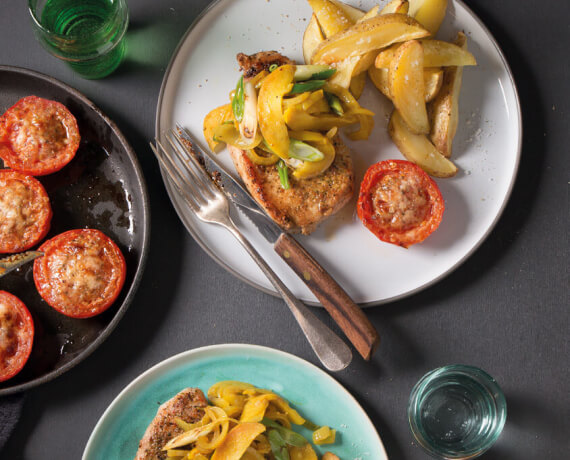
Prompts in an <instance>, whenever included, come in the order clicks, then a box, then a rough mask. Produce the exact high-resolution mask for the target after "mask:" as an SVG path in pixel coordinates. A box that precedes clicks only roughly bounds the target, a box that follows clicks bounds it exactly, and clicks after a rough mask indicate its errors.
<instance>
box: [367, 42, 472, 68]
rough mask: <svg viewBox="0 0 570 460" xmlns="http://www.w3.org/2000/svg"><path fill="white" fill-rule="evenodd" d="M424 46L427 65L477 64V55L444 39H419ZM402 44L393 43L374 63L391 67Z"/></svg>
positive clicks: (380, 53) (381, 52)
mask: <svg viewBox="0 0 570 460" xmlns="http://www.w3.org/2000/svg"><path fill="white" fill-rule="evenodd" d="M419 41H420V43H421V44H422V45H423V47H424V66H425V67H449V66H466V65H477V61H476V60H475V57H474V56H473V55H472V54H471V53H470V52H469V51H467V50H464V49H462V48H461V47H459V46H457V45H455V44H453V43H448V42H444V41H442V40H419ZM399 46H400V44H399V43H398V44H396V45H392V46H391V47H390V48H386V49H385V50H382V51H380V52H379V53H378V56H376V60H375V61H374V65H375V66H376V67H378V68H388V67H390V62H391V61H392V59H393V58H394V55H395V54H396V52H397V51H398V47H399Z"/></svg>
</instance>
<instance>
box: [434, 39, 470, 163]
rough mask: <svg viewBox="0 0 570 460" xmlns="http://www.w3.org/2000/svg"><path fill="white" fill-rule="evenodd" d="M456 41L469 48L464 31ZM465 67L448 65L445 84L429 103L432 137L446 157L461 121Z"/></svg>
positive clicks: (449, 153)
mask: <svg viewBox="0 0 570 460" xmlns="http://www.w3.org/2000/svg"><path fill="white" fill-rule="evenodd" d="M455 43H456V44H457V45H458V46H460V47H461V48H463V49H467V37H466V36H465V34H464V33H463V32H459V33H458V34H457V40H456V41H455ZM462 77H463V67H446V68H445V70H444V73H443V85H442V87H441V90H440V91H439V93H438V95H437V97H436V98H435V99H434V100H433V101H432V102H431V103H430V104H428V118H429V120H430V126H431V131H430V136H429V137H430V139H431V141H432V142H433V145H435V148H436V149H437V150H438V151H439V152H440V153H441V154H442V155H443V156H445V157H447V158H449V157H450V156H451V150H452V143H453V138H454V137H455V133H456V132H457V125H458V122H459V93H460V91H461V80H462Z"/></svg>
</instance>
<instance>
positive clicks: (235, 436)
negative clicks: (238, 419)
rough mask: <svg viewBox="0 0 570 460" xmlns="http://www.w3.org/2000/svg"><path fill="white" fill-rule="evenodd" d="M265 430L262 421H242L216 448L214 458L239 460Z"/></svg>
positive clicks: (215, 459)
mask: <svg viewBox="0 0 570 460" xmlns="http://www.w3.org/2000/svg"><path fill="white" fill-rule="evenodd" d="M264 431H265V425H262V424H261V423H251V422H248V423H240V424H239V425H237V426H235V427H234V428H232V429H231V430H230V432H229V433H228V434H227V436H226V438H225V439H224V440H223V441H222V443H221V444H220V445H219V446H218V447H217V448H216V450H215V451H214V454H213V455H212V460H239V459H240V458H241V456H242V455H243V454H244V452H245V451H246V450H247V448H248V447H249V446H250V444H251V443H252V442H253V440H254V439H255V438H256V437H257V436H258V435H259V434H261V433H263V432H264Z"/></svg>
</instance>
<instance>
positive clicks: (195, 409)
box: [135, 388, 208, 460]
mask: <svg viewBox="0 0 570 460" xmlns="http://www.w3.org/2000/svg"><path fill="white" fill-rule="evenodd" d="M207 405H208V402H207V400H206V397H205V396H204V393H203V392H202V390H200V389H199V388H186V389H184V390H182V391H181V392H180V393H178V394H177V395H176V396H174V397H173V398H172V399H170V400H168V401H166V402H165V403H164V404H162V405H161V406H160V407H159V408H158V411H157V413H156V416H155V417H154V419H153V420H152V422H150V424H149V426H148V428H147V429H146V431H145V433H144V436H143V437H142V439H141V441H140V442H139V449H138V451H137V454H136V456H135V460H165V459H166V458H167V454H166V451H163V450H162V448H163V447H164V445H165V444H166V443H167V442H168V441H170V440H171V439H172V438H174V437H175V436H178V435H179V434H181V433H182V432H183V430H182V428H180V427H179V426H178V425H177V424H176V419H177V418H180V419H181V420H183V421H184V422H186V423H195V422H198V421H199V420H201V419H202V417H203V416H204V408H205V407H206V406H207Z"/></svg>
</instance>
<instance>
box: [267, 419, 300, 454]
mask: <svg viewBox="0 0 570 460" xmlns="http://www.w3.org/2000/svg"><path fill="white" fill-rule="evenodd" d="M261 423H263V424H264V425H265V426H266V427H268V428H270V430H268V433H269V435H270V434H271V432H272V431H277V432H278V436H277V435H274V439H275V440H276V441H278V442H279V444H283V443H285V444H289V445H290V446H296V447H303V446H304V445H306V444H307V443H308V441H307V440H306V439H305V438H304V437H303V436H302V435H300V434H299V433H296V432H295V431H293V430H290V429H289V428H286V427H284V426H283V425H280V424H279V423H277V422H275V421H273V420H271V419H268V418H264V419H263V420H262V421H261Z"/></svg>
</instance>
